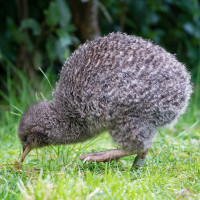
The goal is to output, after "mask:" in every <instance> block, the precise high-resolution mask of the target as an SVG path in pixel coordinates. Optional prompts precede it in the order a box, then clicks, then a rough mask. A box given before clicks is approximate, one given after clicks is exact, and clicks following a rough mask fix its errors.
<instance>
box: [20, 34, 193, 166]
mask: <svg viewBox="0 0 200 200" xmlns="http://www.w3.org/2000/svg"><path fill="white" fill-rule="evenodd" d="M191 92H192V87H191V83H190V74H189V73H188V71H187V70H186V67H185V66H184V65H183V64H182V63H180V62H179V61H178V60H177V59H176V57H175V56H174V55H172V54H170V53H168V52H167V51H166V50H164V49H163V48H162V47H160V46H158V45H155V44H153V43H152V42H151V41H149V40H145V39H142V38H141V37H136V36H129V35H127V34H123V33H111V34H109V35H107V36H104V37H99V38H97V39H96V40H94V41H90V42H86V43H85V44H83V45H82V46H80V47H79V48H78V49H77V50H76V51H75V52H74V53H73V54H72V55H71V57H70V58H68V59H67V60H66V62H65V63H64V65H63V67H62V69H61V72H60V78H59V80H58V82H57V84H56V88H55V90H54V92H53V100H52V101H49V100H45V101H41V102H38V103H36V104H34V105H32V106H31V107H30V108H29V109H28V110H27V111H26V112H25V113H24V114H23V116H22V118H21V121H20V123H19V126H18V136H19V138H20V140H21V143H22V147H23V152H22V155H21V157H20V159H19V162H23V160H24V158H25V157H26V155H27V154H28V153H29V152H30V151H31V150H32V149H34V148H39V147H44V146H47V145H60V144H72V143H77V142H82V141H85V140H87V139H89V138H92V137H94V136H96V135H98V134H100V133H101V132H102V131H105V130H106V131H108V132H109V134H110V135H111V137H112V139H113V141H114V142H115V143H116V144H117V145H119V148H118V149H112V150H108V151H103V152H97V153H88V154H84V155H81V156H80V159H81V160H84V161H104V162H105V161H111V160H113V159H119V158H121V157H123V156H128V155H132V154H136V155H137V156H136V158H135V160H134V163H133V167H136V168H137V167H140V166H142V165H143V163H144V160H145V156H146V154H147V152H148V150H149V148H150V147H151V145H152V140H153V138H154V136H155V135H156V132H157V129H158V128H160V127H163V126H166V125H170V124H174V123H175V122H176V121H177V119H178V117H179V116H180V115H181V114H183V113H184V112H185V110H186V108H187V105H188V101H189V98H190V95H191Z"/></svg>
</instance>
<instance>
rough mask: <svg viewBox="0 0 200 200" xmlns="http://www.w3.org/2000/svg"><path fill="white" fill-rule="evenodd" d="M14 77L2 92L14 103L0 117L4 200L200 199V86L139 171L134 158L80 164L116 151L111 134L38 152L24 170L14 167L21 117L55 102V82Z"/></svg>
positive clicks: (0, 194) (161, 133) (0, 173)
mask: <svg viewBox="0 0 200 200" xmlns="http://www.w3.org/2000/svg"><path fill="white" fill-rule="evenodd" d="M15 75H16V77H17V78H18V80H19V83H20V84H17V85H16V84H15V83H14V81H12V80H11V75H9V73H8V77H7V80H6V81H5V85H6V87H7V91H8V92H7V93H3V92H2V91H1V92H0V94H1V96H3V98H4V99H5V102H6V103H8V104H9V106H8V107H6V106H3V105H2V106H1V108H2V110H3V112H1V114H0V152H1V153H0V199H30V200H32V199H37V200H40V199H42V200H43V199H48V200H50V199H88V200H89V199H95V200H98V199H114V200H115V199H200V151H199V149H200V133H199V130H200V122H199V119H200V111H199V108H198V102H199V100H200V96H199V94H198V92H197V91H198V89H199V88H197V86H198V82H197V83H196V87H195V91H196V92H195V93H194V94H193V98H192V100H191V103H190V107H189V109H188V112H187V113H186V114H185V115H184V116H183V117H182V118H181V119H180V120H179V121H178V123H177V124H176V126H175V127H173V128H168V129H161V130H159V133H158V135H157V137H156V138H155V140H154V143H153V146H152V148H151V149H150V151H149V153H148V155H147V158H146V162H145V165H144V167H143V168H141V169H139V170H133V169H131V165H132V162H133V159H134V156H128V157H125V158H122V159H120V160H119V161H118V162H116V161H113V162H111V163H83V162H82V161H80V160H79V159H78V157H79V156H80V155H81V154H83V153H87V152H92V151H102V150H107V149H111V148H115V145H114V144H113V143H112V141H111V138H110V136H109V134H108V133H103V134H102V135H100V136H98V137H96V138H93V139H91V140H89V141H87V142H84V143H79V144H76V145H67V146H64V145H63V146H50V147H45V148H42V149H38V150H33V151H32V152H31V153H30V155H28V157H27V158H26V160H25V162H24V164H23V166H22V168H20V167H17V166H16V165H14V162H15V161H16V160H17V159H18V158H19V156H20V153H21V145H20V142H19V139H18V137H17V134H16V129H17V126H18V122H19V120H20V116H21V112H22V111H24V110H25V108H26V107H28V105H30V104H31V103H32V102H35V101H38V100H42V99H43V98H44V97H47V98H51V84H50V82H49V79H50V80H52V81H51V82H55V78H54V77H53V78H52V77H50V72H47V73H46V75H45V76H44V74H43V77H44V78H43V80H42V81H41V83H40V84H39V85H38V89H36V88H34V86H33V84H31V83H30V81H29V80H27V79H26V78H25V77H24V76H23V74H22V73H21V72H19V71H15ZM52 85H54V84H52ZM17 87H19V88H17ZM33 88H34V89H33ZM19 91H21V92H19Z"/></svg>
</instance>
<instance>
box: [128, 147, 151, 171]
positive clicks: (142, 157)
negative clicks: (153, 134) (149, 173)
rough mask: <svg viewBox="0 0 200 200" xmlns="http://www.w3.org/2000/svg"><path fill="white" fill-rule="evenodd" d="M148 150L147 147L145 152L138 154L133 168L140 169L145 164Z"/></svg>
mask: <svg viewBox="0 0 200 200" xmlns="http://www.w3.org/2000/svg"><path fill="white" fill-rule="evenodd" d="M148 151H149V150H148V149H147V150H146V151H145V152H142V153H138V154H137V156H136V157H135V160H134V162H133V165H132V167H133V168H135V169H138V168H140V167H142V166H143V164H144V161H145V158H146V155H147V153H148Z"/></svg>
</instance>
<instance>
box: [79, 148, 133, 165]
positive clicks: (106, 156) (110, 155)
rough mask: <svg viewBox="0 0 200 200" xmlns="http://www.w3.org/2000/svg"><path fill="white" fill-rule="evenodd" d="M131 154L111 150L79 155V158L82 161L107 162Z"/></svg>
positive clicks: (120, 150)
mask: <svg viewBox="0 0 200 200" xmlns="http://www.w3.org/2000/svg"><path fill="white" fill-rule="evenodd" d="M133 154H135V153H133V152H127V151H124V150H123V149H112V150H108V151H102V152H96V153H88V154H84V155H81V156H80V157H79V158H80V159H81V160H83V161H96V162H109V161H111V160H118V159H120V158H121V157H125V156H129V155H133Z"/></svg>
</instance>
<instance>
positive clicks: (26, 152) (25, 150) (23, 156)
mask: <svg viewBox="0 0 200 200" xmlns="http://www.w3.org/2000/svg"><path fill="white" fill-rule="evenodd" d="M30 151H31V148H30V146H27V147H26V148H25V149H24V150H23V152H22V155H21V156H20V158H19V161H18V162H19V163H22V162H23V161H24V159H25V157H26V156H27V155H28V153H29V152H30Z"/></svg>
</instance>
